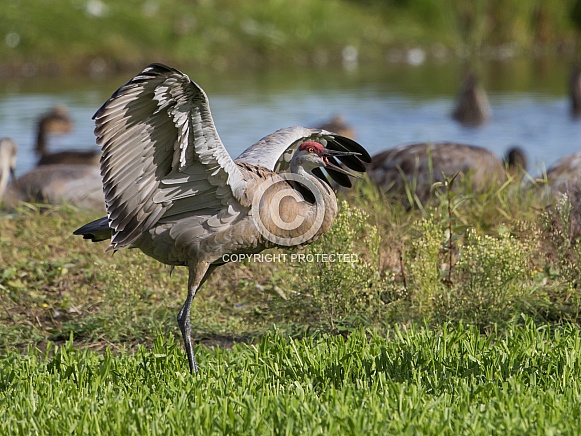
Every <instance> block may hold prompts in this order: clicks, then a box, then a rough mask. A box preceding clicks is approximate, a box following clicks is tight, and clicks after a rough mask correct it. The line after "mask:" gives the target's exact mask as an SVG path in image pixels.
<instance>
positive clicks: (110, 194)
mask: <svg viewBox="0 0 581 436" xmlns="http://www.w3.org/2000/svg"><path fill="white" fill-rule="evenodd" d="M94 119H95V123H96V128H95V134H96V136H97V143H98V144H99V145H101V147H102V152H103V157H102V160H101V175H102V179H103V189H104V192H105V201H106V205H107V217H104V218H101V219H98V220H96V221H93V222H91V223H88V224H86V225H85V226H83V227H81V228H80V229H78V230H76V231H75V232H74V233H75V234H76V235H83V236H84V238H85V239H91V240H92V241H94V242H96V241H102V240H105V239H108V238H109V237H110V238H111V243H110V245H109V247H108V249H107V250H119V249H122V248H126V247H127V248H139V249H140V250H141V251H142V252H144V253H145V254H146V255H148V256H151V257H153V258H154V259H156V260H158V261H160V262H162V263H164V264H168V265H172V266H186V267H188V270H189V279H188V294H187V297H186V300H185V302H184V304H183V306H182V308H181V310H180V311H179V313H178V317H177V321H178V325H179V327H180V330H181V332H182V336H183V341H184V347H185V350H186V354H187V357H188V363H189V368H190V371H191V372H192V373H193V372H197V364H196V360H195V357H194V352H193V348H192V342H191V326H190V307H191V304H192V300H193V298H194V296H195V295H196V292H197V291H198V289H199V288H200V286H201V285H202V284H203V283H204V281H205V280H206V279H207V278H208V276H209V275H210V274H211V272H212V271H213V270H214V269H215V268H216V267H217V266H219V265H222V264H224V263H226V261H227V259H226V257H225V255H228V254H234V253H258V252H260V251H262V250H264V249H265V248H269V247H276V246H300V245H304V244H308V243H310V242H312V241H314V240H316V239H317V238H318V237H319V236H321V235H322V234H324V233H325V232H326V231H327V230H328V229H329V228H330V227H331V225H332V223H333V220H334V219H335V216H336V214H337V202H336V198H335V194H334V192H333V191H332V189H331V188H330V184H329V183H328V181H327V178H326V176H325V174H324V172H323V170H322V169H324V170H325V171H326V172H327V173H328V175H329V176H331V177H332V178H333V179H334V180H335V181H336V182H337V183H340V184H341V185H344V186H350V184H351V183H350V180H349V176H350V175H353V174H352V173H351V172H349V171H348V170H345V169H343V168H342V167H341V166H340V164H343V165H345V167H347V168H349V169H352V170H354V171H359V172H363V171H365V165H364V162H369V161H370V157H369V154H368V153H367V151H366V150H365V149H364V148H363V147H361V146H360V145H359V144H358V143H356V142H354V141H353V140H351V139H349V138H346V137H343V136H340V135H333V134H331V133H330V132H327V131H324V130H319V129H308V128H303V127H290V128H285V129H281V130H278V131H276V132H274V133H272V134H270V135H268V136H266V137H264V138H262V139H261V140H260V141H258V142H257V143H256V144H254V145H252V146H251V147H249V148H248V149H247V150H246V151H244V152H243V153H242V154H241V155H240V156H239V157H238V159H237V160H233V159H232V158H231V157H230V155H229V154H228V152H227V151H226V149H225V147H224V145H223V144H222V141H221V140H220V137H219V136H218V132H217V131H216V128H215V126H214V121H213V119H212V115H211V113H210V106H209V102H208V98H207V96H206V94H205V93H204V91H203V90H202V89H201V88H200V87H199V86H198V85H197V84H196V83H194V82H192V81H190V79H189V78H188V76H186V75H185V74H183V73H181V72H180V71H178V70H176V69H173V68H170V67H167V66H165V65H161V64H152V65H150V66H148V67H147V68H145V69H144V70H143V71H142V72H141V73H140V74H138V75H137V76H135V77H134V78H133V79H131V80H130V81H129V82H128V83H126V84H125V85H123V86H121V87H120V88H119V89H118V90H117V91H116V92H115V93H114V94H113V95H112V96H111V98H110V99H109V100H107V102H105V104H104V105H103V106H102V107H101V108H100V109H99V110H98V111H97V113H96V114H95V116H94Z"/></svg>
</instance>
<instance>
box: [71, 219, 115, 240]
mask: <svg viewBox="0 0 581 436" xmlns="http://www.w3.org/2000/svg"><path fill="white" fill-rule="evenodd" d="M73 235H82V236H83V239H90V240H91V241H93V242H99V241H105V240H107V239H111V228H110V227H109V220H108V218H107V217H106V216H105V217H103V218H99V219H97V220H95V221H91V222H90V223H88V224H85V225H84V226H83V227H80V228H78V229H77V230H75V231H74V232H73Z"/></svg>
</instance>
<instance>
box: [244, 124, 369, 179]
mask: <svg viewBox="0 0 581 436" xmlns="http://www.w3.org/2000/svg"><path fill="white" fill-rule="evenodd" d="M305 141H317V142H319V143H321V144H323V145H324V146H325V147H326V148H328V149H330V150H337V151H353V152H357V153H359V155H352V156H341V157H332V158H330V159H329V160H330V161H331V162H333V163H334V164H335V165H340V164H343V165H345V166H346V167H347V168H350V169H352V170H354V171H358V172H364V171H365V165H364V162H365V163H369V162H371V157H370V156H369V153H368V152H367V150H365V149H364V148H363V147H362V146H361V145H360V144H358V143H357V142H355V141H353V140H352V139H350V138H347V137H346V136H341V135H337V134H335V133H332V132H327V131H326V130H321V129H308V128H306V127H298V126H297V127H287V128H284V129H280V130H277V131H276V132H274V133H271V134H270V135H268V136H265V137H264V138H262V139H261V140H260V141H258V142H257V143H256V144H254V145H252V146H250V147H248V148H247V149H246V150H244V152H243V153H242V154H241V155H240V156H238V157H237V158H236V160H238V161H241V162H246V163H249V164H253V165H261V166H263V167H265V168H268V169H269V170H271V171H277V172H284V171H288V169H289V166H290V161H291V158H292V156H293V153H294V152H295V150H296V149H297V148H298V147H299V146H300V145H301V144H302V143H303V142H305ZM325 171H327V172H328V173H329V175H330V176H331V178H332V179H333V180H335V182H337V183H339V184H340V185H342V186H346V187H350V186H351V181H350V180H349V177H348V176H346V175H345V174H343V173H340V172H338V171H334V170H333V169H331V168H328V169H325ZM314 173H315V174H316V175H317V177H319V178H321V179H323V180H325V181H326V179H327V178H326V177H325V175H324V174H323V172H322V171H317V170H315V171H314Z"/></svg>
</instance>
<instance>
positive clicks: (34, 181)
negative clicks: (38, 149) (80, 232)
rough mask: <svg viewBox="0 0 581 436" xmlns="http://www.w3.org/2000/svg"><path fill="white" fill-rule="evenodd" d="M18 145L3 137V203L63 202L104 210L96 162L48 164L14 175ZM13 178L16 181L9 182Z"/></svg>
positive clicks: (0, 188)
mask: <svg viewBox="0 0 581 436" xmlns="http://www.w3.org/2000/svg"><path fill="white" fill-rule="evenodd" d="M17 153H18V147H17V145H16V143H15V142H14V141H13V140H12V139H10V138H2V139H0V204H2V206H3V207H5V208H13V207H15V206H17V205H18V204H19V203H20V202H22V201H31V202H39V203H50V204H60V203H69V204H73V205H75V206H79V207H83V208H90V209H95V210H103V209H104V207H105V198H104V195H103V187H102V185H101V177H100V174H99V168H98V167H96V166H94V165H67V164H60V165H48V166H41V167H36V168H34V169H32V170H30V171H29V172H28V173H26V174H24V175H23V176H21V177H19V178H18V179H17V178H16V177H15V175H14V168H15V166H16V156H17ZM10 178H12V183H10V184H9V183H8V182H9V179H10Z"/></svg>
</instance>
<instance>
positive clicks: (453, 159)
mask: <svg viewBox="0 0 581 436" xmlns="http://www.w3.org/2000/svg"><path fill="white" fill-rule="evenodd" d="M517 169H518V170H517ZM525 169H526V157H525V156H524V152H523V151H522V150H521V149H520V148H518V147H514V148H511V149H510V150H509V152H508V153H507V156H506V157H505V159H504V161H503V160H501V159H499V158H498V157H497V156H496V155H495V154H494V153H492V152H491V151H489V150H487V149H485V148H483V147H478V146H475V145H468V144H458V143H455V142H421V143H416V144H409V145H402V146H400V147H396V148H393V149H390V150H386V151H384V152H381V153H379V154H376V155H375V156H373V157H372V158H371V164H369V165H368V168H367V174H368V176H369V178H370V180H371V181H372V182H373V183H375V184H376V185H377V186H378V187H379V188H380V189H382V190H383V191H385V192H390V193H395V194H397V195H401V196H406V195H407V190H408V189H409V190H411V191H412V192H414V193H415V195H416V196H417V198H418V199H419V200H420V201H421V202H425V201H426V200H428V199H429V198H430V196H431V191H432V185H433V184H434V183H435V182H444V175H446V176H447V177H451V176H453V175H454V174H456V173H459V174H460V176H461V177H465V176H469V177H470V180H471V183H472V189H474V190H475V191H481V190H484V189H486V187H488V186H489V185H490V184H492V183H495V182H504V181H505V180H506V178H507V171H508V172H509V173H510V174H511V176H512V177H516V175H517V174H518V172H519V171H523V170H525ZM456 183H458V182H456Z"/></svg>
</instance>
